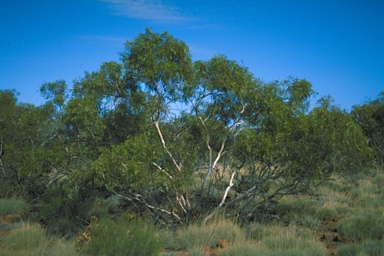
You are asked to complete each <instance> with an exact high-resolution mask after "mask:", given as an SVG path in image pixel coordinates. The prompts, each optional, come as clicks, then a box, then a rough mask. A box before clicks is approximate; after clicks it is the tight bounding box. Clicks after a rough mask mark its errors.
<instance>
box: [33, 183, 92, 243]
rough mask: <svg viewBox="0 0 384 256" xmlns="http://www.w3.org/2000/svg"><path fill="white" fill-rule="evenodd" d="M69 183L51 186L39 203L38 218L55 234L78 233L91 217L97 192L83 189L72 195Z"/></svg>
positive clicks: (71, 234)
mask: <svg viewBox="0 0 384 256" xmlns="http://www.w3.org/2000/svg"><path fill="white" fill-rule="evenodd" d="M67 185H68V184H67V183H66V182H63V183H59V184H57V185H56V184H55V185H53V186H51V187H50V188H49V189H48V190H47V191H46V192H45V194H44V195H43V196H42V197H41V198H40V199H39V201H38V203H37V210H38V212H39V214H38V218H39V219H38V220H39V221H40V222H42V223H44V224H45V225H46V228H47V230H48V232H49V233H52V234H54V235H60V236H73V235H76V234H77V233H78V232H79V231H80V230H81V228H82V227H83V226H84V225H85V224H87V221H88V220H89V219H90V217H91V213H90V209H91V208H92V206H93V202H94V200H95V197H96V194H94V193H92V191H87V190H85V189H83V190H80V191H78V192H77V193H73V194H72V196H71V197H70V196H69V195H70V193H69V192H68V190H67V188H66V186H67Z"/></svg>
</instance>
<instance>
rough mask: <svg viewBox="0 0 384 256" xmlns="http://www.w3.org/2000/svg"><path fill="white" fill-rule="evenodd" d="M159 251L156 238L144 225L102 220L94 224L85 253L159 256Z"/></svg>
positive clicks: (159, 245)
mask: <svg viewBox="0 0 384 256" xmlns="http://www.w3.org/2000/svg"><path fill="white" fill-rule="evenodd" d="M161 249H162V244H161V243H160V241H159V239H158V237H156V236H155V233H154V231H153V230H152V229H150V228H149V227H148V226H146V225H145V224H144V223H142V222H139V221H136V220H132V221H126V220H124V219H122V218H120V219H118V220H116V221H115V220H112V219H110V218H102V219H101V220H100V221H99V222H98V223H95V224H94V227H93V230H92V232H91V240H90V242H89V244H88V245H87V246H86V248H85V252H86V253H87V254H90V255H115V256H118V255H127V256H129V255H135V256H139V255H143V256H146V255H159V252H160V250H161Z"/></svg>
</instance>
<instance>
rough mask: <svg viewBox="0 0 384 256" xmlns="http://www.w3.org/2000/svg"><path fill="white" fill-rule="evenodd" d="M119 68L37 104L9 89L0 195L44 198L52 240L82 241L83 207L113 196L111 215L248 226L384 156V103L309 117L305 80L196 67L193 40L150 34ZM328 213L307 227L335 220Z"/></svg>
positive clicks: (60, 84) (218, 65) (1, 97)
mask: <svg viewBox="0 0 384 256" xmlns="http://www.w3.org/2000/svg"><path fill="white" fill-rule="evenodd" d="M121 57H122V61H121V63H118V62H105V63H102V65H101V66H100V69H99V70H97V71H95V72H91V73H89V72H86V73H85V75H84V77H83V78H80V79H78V80H77V81H75V82H74V84H73V89H72V90H71V91H70V90H69V89H68V86H67V85H66V83H65V81H62V80H59V81H56V82H52V83H44V84H43V85H42V86H41V93H42V95H43V96H44V97H45V98H46V100H47V102H46V103H45V104H44V105H42V106H39V107H35V106H33V105H28V104H19V103H17V98H16V93H15V92H13V91H0V107H1V109H2V111H1V112H0V160H1V162H0V173H1V176H0V182H1V186H0V194H1V195H3V196H11V195H12V194H15V195H27V196H30V198H35V199H37V200H36V201H38V202H39V205H38V209H39V211H40V213H41V216H42V221H44V222H45V223H47V224H48V226H49V227H52V226H51V225H53V226H56V227H54V228H53V230H62V231H60V232H63V233H66V232H67V231H66V228H65V227H68V229H67V230H71V231H70V232H74V231H75V229H76V228H75V226H76V225H78V226H81V224H80V223H79V222H81V221H83V222H87V221H88V220H89V218H90V216H89V214H90V213H89V212H90V211H86V210H84V208H85V207H87V206H90V207H89V209H91V208H92V203H93V202H94V200H96V198H97V199H101V200H102V199H105V198H108V197H110V196H111V195H119V196H120V197H121V198H122V200H121V201H118V203H117V205H116V206H115V208H118V207H127V208H130V207H132V208H133V207H135V211H136V213H137V214H138V215H140V214H144V213H145V214H151V215H152V216H151V217H152V218H153V220H156V221H157V222H158V223H164V224H167V225H169V224H171V223H174V222H175V221H177V222H179V223H183V222H184V223H188V222H189V221H190V220H191V219H204V221H207V220H208V219H210V218H212V217H213V216H214V215H215V214H217V213H218V212H220V211H222V210H226V214H228V216H232V217H233V216H236V217H237V218H238V219H241V220H244V219H247V218H248V217H249V216H257V215H258V214H259V213H262V214H265V215H267V214H272V210H276V209H277V208H278V207H276V208H275V209H274V205H276V202H277V201H278V200H280V199H281V198H283V197H284V196H286V195H291V194H303V193H307V192H308V191H310V190H311V189H313V188H314V187H315V186H316V185H318V184H320V183H321V182H324V181H325V180H327V179H330V178H331V177H333V176H345V177H351V176H352V175H355V174H356V173H357V174H359V173H361V172H362V171H363V170H364V168H366V167H367V166H368V165H369V164H370V162H371V160H372V159H371V156H372V154H371V153H372V151H371V150H370V148H369V146H371V147H372V148H374V151H375V152H376V153H375V154H376V158H377V152H379V151H380V148H379V146H378V145H379V144H378V143H376V142H375V143H374V141H380V138H381V137H380V136H381V135H380V134H381V130H380V127H382V126H380V124H381V121H382V119H381V113H382V111H381V105H382V99H379V100H377V101H375V102H373V103H372V104H370V105H369V106H368V107H367V110H366V109H365V107H364V109H363V108H362V110H361V111H362V113H364V115H362V114H360V112H359V113H358V111H359V108H355V112H354V113H355V114H352V115H349V114H347V113H346V112H344V111H342V110H340V109H339V108H338V107H336V106H334V105H332V104H331V100H330V99H329V98H322V99H321V100H320V102H319V104H318V105H317V106H316V107H314V108H312V109H310V108H309V106H310V102H311V100H312V96H313V95H314V94H315V92H314V91H313V89H312V85H311V84H310V83H309V82H308V81H306V80H303V79H297V78H288V79H286V80H284V81H274V82H270V83H265V82H262V81H260V80H258V79H256V78H255V77H254V75H253V74H252V73H251V72H249V70H248V69H247V68H246V67H244V66H242V65H240V64H239V63H237V62H236V61H233V60H230V59H228V58H227V57H225V56H223V55H217V56H214V57H212V58H211V59H209V60H205V61H200V60H197V61H192V59H191V56H190V52H189V49H188V47H187V45H186V44H185V43H184V42H182V41H180V40H177V39H176V38H174V37H173V36H172V35H170V34H169V33H166V32H165V33H161V34H159V33H153V32H152V31H151V30H150V29H146V30H145V32H144V33H142V34H139V35H138V36H137V37H136V38H135V39H134V40H132V41H129V42H127V43H126V45H125V51H124V52H123V53H122V54H121ZM361 116H364V118H363V119H361V120H363V121H361V122H358V123H359V125H360V126H359V125H357V124H356V123H355V121H356V120H357V117H361ZM352 117H353V118H352ZM359 120H360V119H359ZM372 120H373V121H372ZM362 124H364V125H362ZM361 125H362V126H361ZM367 127H368V128H369V129H368V128H367ZM362 128H363V131H362ZM372 134H374V136H373V135H372ZM371 135H372V136H371ZM365 136H368V138H369V140H368V139H367V137H365ZM370 136H371V137H370ZM375 147H376V148H375ZM354 177H357V176H354ZM132 205H134V206H132ZM285 207H287V206H285ZM282 208H284V207H282ZM288 208H289V207H287V209H285V210H286V211H287V212H290V213H289V214H291V215H292V216H295V215H297V212H295V209H288ZM93 209H94V210H95V211H99V212H100V214H101V213H102V212H103V209H96V208H93ZM329 209H330V208H329V207H328V208H327V207H324V209H322V211H319V212H318V216H315V217H313V216H310V215H311V212H308V215H307V216H305V218H303V219H302V222H301V224H302V225H306V226H311V227H312V226H317V225H318V222H319V221H320V220H321V219H323V218H332V216H334V215H335V212H332V211H331V210H329ZM147 210H149V211H147ZM277 211H278V209H277ZM308 211H310V210H308ZM286 216H288V215H286ZM76 219H77V221H76ZM292 219H295V218H294V217H292ZM288 222H289V221H288ZM295 223H299V222H295ZM60 232H59V233H60Z"/></svg>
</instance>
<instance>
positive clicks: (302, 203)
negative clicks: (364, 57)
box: [0, 171, 384, 256]
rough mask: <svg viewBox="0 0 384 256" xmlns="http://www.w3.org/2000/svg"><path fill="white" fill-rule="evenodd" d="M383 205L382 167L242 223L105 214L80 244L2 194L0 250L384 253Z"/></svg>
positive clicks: (165, 255) (26, 252) (284, 201)
mask: <svg viewBox="0 0 384 256" xmlns="http://www.w3.org/2000/svg"><path fill="white" fill-rule="evenodd" d="M383 206H384V173H383V172H382V171H375V172H372V173H370V174H369V175H367V176H365V177H361V178H359V179H357V180H355V181H352V182H351V181H345V180H343V179H336V180H332V181H327V182H325V183H323V184H322V185H320V186H319V187H318V188H316V189H314V192H313V195H312V196H308V195H301V196H287V197H285V198H283V199H282V200H281V201H280V202H279V203H277V204H275V205H273V207H270V208H269V209H268V210H267V211H266V212H263V213H262V214H258V215H257V216H254V218H252V221H247V222H242V223H236V222H235V221H233V220H230V219H225V218H224V217H223V216H221V217H218V218H217V219H215V220H212V221H210V222H208V223H207V224H205V225H201V224H199V223H194V224H190V225H189V226H187V227H179V228H173V229H172V228H169V229H164V228H158V229H155V228H154V227H151V225H149V224H143V223H140V222H132V220H131V219H130V218H124V216H123V217H121V218H118V219H111V218H106V217H103V218H102V219H101V220H94V222H93V223H92V224H90V225H89V226H88V229H87V230H84V232H83V233H82V234H79V235H78V236H77V238H78V241H79V237H81V236H83V238H84V236H88V238H87V239H88V240H87V241H85V243H84V244H83V245H82V246H81V247H79V244H76V239H75V237H73V238H70V239H69V238H62V237H56V236H52V235H51V234H49V233H48V232H47V231H46V230H45V228H44V227H43V226H41V225H38V224H36V223H35V222H30V221H28V218H29V217H28V211H30V206H29V204H28V203H26V202H25V201H24V200H22V199H15V198H12V199H1V200H0V213H1V216H0V218H1V222H0V227H1V229H2V230H1V233H0V242H1V244H0V246H1V247H0V254H1V255H97V254H100V253H102V254H103V255H112V254H113V255H163V256H170V255H273V256H276V255H342V256H344V255H377V256H379V255H384V208H383ZM268 216H273V218H272V217H270V218H268ZM92 239H93V240H92ZM102 250H103V251H102ZM130 252H132V253H133V254H132V253H130ZM111 253H112V254H111Z"/></svg>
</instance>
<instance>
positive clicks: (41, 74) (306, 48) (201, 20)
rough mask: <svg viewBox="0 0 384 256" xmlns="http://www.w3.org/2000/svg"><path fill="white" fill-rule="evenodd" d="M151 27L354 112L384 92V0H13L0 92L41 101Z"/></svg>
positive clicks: (2, 38) (2, 39) (196, 50)
mask: <svg viewBox="0 0 384 256" xmlns="http://www.w3.org/2000/svg"><path fill="white" fill-rule="evenodd" d="M146 27H149V28H151V30H152V31H154V32H163V31H168V32H169V33H170V34H172V35H173V36H174V37H176V38H177V39H180V40H182V41H184V42H186V43H187V45H188V46H189V48H190V50H191V53H192V57H193V58H194V59H195V60H198V59H204V60H206V59H209V58H211V57H213V56H214V55H215V54H224V55H226V56H227V57H228V58H229V59H232V60H236V61H238V62H239V63H241V64H242V65H244V66H246V67H248V68H249V70H250V71H251V72H252V73H253V74H254V75H255V77H257V78H260V79H261V80H263V81H265V82H269V81H273V80H283V79H286V78H288V77H289V76H292V77H297V78H304V79H307V80H308V81H310V82H311V83H312V85H313V88H314V90H315V91H317V92H318V93H319V95H320V96H322V95H328V94H329V95H331V96H332V97H333V98H334V99H335V103H336V104H337V105H340V106H341V107H342V108H345V109H347V110H349V109H350V108H351V106H352V105H355V104H363V103H366V102H367V101H368V100H370V99H375V98H377V96H378V94H379V92H380V91H383V90H384V1H382V0H348V1H346V0H323V1H317V0H316V1H315V0H306V1H303V0H300V1H299V0H290V1H287V0H280V1H278V0H268V1H261V0H260V1H259V0H249V1H248V0H244V1H242V0H235V1H231V0H227V1H225V0H210V1H200V0H194V1H192V0H179V1H176V0H66V1H63V0H62V1H59V0H3V1H1V3H0V32H1V34H0V89H16V90H17V91H18V92H19V93H20V96H19V101H21V102H28V103H33V104H36V105H39V104H41V103H43V102H44V100H43V98H42V97H41V96H40V94H39V88H40V86H41V85H42V84H43V83H44V82H53V81H55V80H58V79H64V80H66V81H67V84H68V85H71V84H72V82H73V80H74V79H78V78H80V77H82V76H83V75H84V72H85V71H88V72H91V71H96V70H97V69H98V68H99V66H100V65H101V63H102V62H104V61H111V60H114V61H119V54H118V53H119V52H122V51H123V50H124V42H125V41H126V40H133V39H134V38H135V37H136V36H137V35H138V34H139V33H142V32H144V29H145V28H146ZM318 98H319V96H318Z"/></svg>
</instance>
